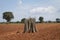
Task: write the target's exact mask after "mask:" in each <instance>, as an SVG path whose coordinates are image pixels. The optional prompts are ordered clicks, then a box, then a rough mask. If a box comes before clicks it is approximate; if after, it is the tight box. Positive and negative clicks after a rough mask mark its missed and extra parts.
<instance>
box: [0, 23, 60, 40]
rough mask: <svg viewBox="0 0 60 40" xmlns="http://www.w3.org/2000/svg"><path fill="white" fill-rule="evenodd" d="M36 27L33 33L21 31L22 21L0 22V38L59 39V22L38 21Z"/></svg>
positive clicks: (27, 39) (2, 39)
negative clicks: (18, 22) (19, 22)
mask: <svg viewBox="0 0 60 40" xmlns="http://www.w3.org/2000/svg"><path fill="white" fill-rule="evenodd" d="M36 29H37V32H35V33H27V32H26V33H23V31H24V24H22V23H21V24H0V40H60V23H38V24H36ZM17 32H18V33H17Z"/></svg>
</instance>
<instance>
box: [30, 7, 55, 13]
mask: <svg viewBox="0 0 60 40" xmlns="http://www.w3.org/2000/svg"><path fill="white" fill-rule="evenodd" d="M55 11H56V8H55V7H53V6H48V7H36V8H32V9H31V10H30V13H54V12H55Z"/></svg>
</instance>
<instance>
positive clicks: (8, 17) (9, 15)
mask: <svg viewBox="0 0 60 40" xmlns="http://www.w3.org/2000/svg"><path fill="white" fill-rule="evenodd" d="M13 18H14V16H13V14H12V12H4V13H3V19H5V20H7V22H10V21H11V19H13Z"/></svg>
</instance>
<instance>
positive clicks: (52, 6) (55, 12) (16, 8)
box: [0, 0, 60, 22]
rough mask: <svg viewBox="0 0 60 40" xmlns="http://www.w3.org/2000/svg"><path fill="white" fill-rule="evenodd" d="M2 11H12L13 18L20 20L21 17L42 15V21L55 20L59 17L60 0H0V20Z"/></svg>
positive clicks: (2, 20) (1, 19)
mask: <svg viewBox="0 0 60 40" xmlns="http://www.w3.org/2000/svg"><path fill="white" fill-rule="evenodd" d="M4 12H13V15H14V19H12V20H11V21H20V20H21V19H22V18H30V17H32V18H36V20H37V21H38V18H39V17H40V16H42V17H44V21H55V19H56V18H60V0H0V22H6V20H5V19H3V13H4Z"/></svg>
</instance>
